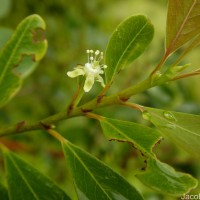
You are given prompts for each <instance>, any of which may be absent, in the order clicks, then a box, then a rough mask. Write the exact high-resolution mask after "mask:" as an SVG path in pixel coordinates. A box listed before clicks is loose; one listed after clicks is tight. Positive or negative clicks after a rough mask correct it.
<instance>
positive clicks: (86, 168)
mask: <svg viewBox="0 0 200 200" xmlns="http://www.w3.org/2000/svg"><path fill="white" fill-rule="evenodd" d="M65 144H66V145H67V147H68V149H69V150H70V151H71V152H72V153H73V154H74V156H75V157H76V158H77V159H78V161H79V162H80V163H81V164H82V166H83V167H84V168H85V170H86V171H87V172H88V174H89V175H90V176H91V177H92V179H93V180H94V181H95V183H96V184H97V185H98V186H99V188H100V189H101V190H102V192H103V193H104V194H105V195H106V196H107V197H108V199H110V200H112V199H111V198H110V196H109V195H108V194H107V192H106V191H105V190H104V188H102V187H101V185H100V184H99V182H98V180H97V179H96V178H95V176H94V175H93V174H92V173H91V172H90V170H89V169H88V167H87V166H86V165H85V164H84V162H83V161H82V160H81V158H80V157H79V156H78V155H77V153H76V152H75V151H73V149H72V148H71V147H70V145H68V144H67V142H65Z"/></svg>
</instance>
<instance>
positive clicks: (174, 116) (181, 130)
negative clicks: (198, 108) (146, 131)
mask: <svg viewBox="0 0 200 200" xmlns="http://www.w3.org/2000/svg"><path fill="white" fill-rule="evenodd" d="M146 110H147V112H148V113H149V115H150V117H149V120H150V121H151V122H152V123H153V124H154V125H155V126H157V128H158V129H159V130H160V132H161V133H162V134H163V135H164V136H166V137H168V138H170V139H171V140H172V141H174V142H175V143H176V144H177V145H179V146H180V147H182V148H183V149H185V150H186V151H187V152H189V153H192V154H193V155H196V156H199V155H200V115H191V114H186V113H180V112H173V111H165V110H159V109H154V108H146Z"/></svg>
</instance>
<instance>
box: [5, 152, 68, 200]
mask: <svg viewBox="0 0 200 200" xmlns="http://www.w3.org/2000/svg"><path fill="white" fill-rule="evenodd" d="M4 160H5V169H6V173H7V182H8V191H9V197H10V199H11V200H23V199H24V200H57V199H62V200H69V199H70V198H69V197H68V196H67V195H66V194H65V193H64V191H62V190H61V189H60V188H59V187H58V186H57V185H56V184H55V183H54V182H53V181H51V180H50V179H49V178H47V177H46V176H45V175H43V174H42V173H41V172H39V171H38V170H36V169H35V168H33V167H32V166H31V165H30V164H28V163H26V162H25V161H24V160H22V159H21V158H19V157H18V156H17V155H15V154H14V153H11V152H9V151H8V150H4Z"/></svg>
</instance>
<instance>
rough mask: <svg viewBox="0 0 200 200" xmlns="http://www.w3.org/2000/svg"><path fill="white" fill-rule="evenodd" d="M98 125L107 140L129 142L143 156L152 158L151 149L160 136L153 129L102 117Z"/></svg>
mask: <svg viewBox="0 0 200 200" xmlns="http://www.w3.org/2000/svg"><path fill="white" fill-rule="evenodd" d="M100 123H101V126H102V129H103V132H104V134H105V135H106V137H107V138H108V139H109V140H118V141H127V142H131V143H132V144H133V145H134V147H135V148H137V149H139V150H140V151H142V152H143V154H146V155H148V156H151V157H154V154H153V152H152V148H153V146H154V145H155V144H156V143H157V142H158V141H159V140H160V139H161V136H160V134H159V133H158V132H157V131H156V130H155V129H152V128H149V127H147V126H143V125H140V124H136V123H133V122H128V121H121V120H116V119H109V118H104V117H103V118H102V119H101V120H100Z"/></svg>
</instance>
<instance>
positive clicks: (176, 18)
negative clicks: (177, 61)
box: [166, 0, 200, 53]
mask: <svg viewBox="0 0 200 200" xmlns="http://www.w3.org/2000/svg"><path fill="white" fill-rule="evenodd" d="M199 13H200V0H169V5H168V15H167V31H166V49H167V51H168V53H171V52H173V51H175V50H176V49H178V48H179V47H181V46H182V45H184V44H185V43H186V42H188V41H189V40H191V39H193V38H194V37H195V36H197V35H198V34H200V23H199V21H200V15H199Z"/></svg>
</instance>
